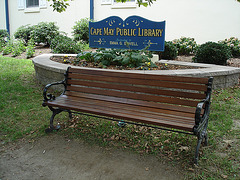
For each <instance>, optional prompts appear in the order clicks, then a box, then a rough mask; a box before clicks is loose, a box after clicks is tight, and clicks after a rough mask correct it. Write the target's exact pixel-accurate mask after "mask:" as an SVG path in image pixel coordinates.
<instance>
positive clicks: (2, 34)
mask: <svg viewBox="0 0 240 180" xmlns="http://www.w3.org/2000/svg"><path fill="white" fill-rule="evenodd" d="M8 37H9V34H8V32H7V30H6V29H0V39H5V40H6V38H8Z"/></svg>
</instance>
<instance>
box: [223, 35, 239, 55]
mask: <svg viewBox="0 0 240 180" xmlns="http://www.w3.org/2000/svg"><path fill="white" fill-rule="evenodd" d="M218 43H220V44H226V45H227V46H229V47H230V49H231V52H232V56H233V57H240V40H239V39H238V38H235V37H231V38H229V39H225V40H223V41H219V42H218Z"/></svg>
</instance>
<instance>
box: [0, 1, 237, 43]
mask: <svg viewBox="0 0 240 180" xmlns="http://www.w3.org/2000/svg"><path fill="white" fill-rule="evenodd" d="M101 2H102V0H94V19H95V20H102V19H104V18H106V17H108V16H120V17H121V18H123V19H125V18H126V17H128V16H131V15H138V16H142V17H145V18H147V19H149V20H153V21H163V20H166V34H165V36H166V40H167V41H169V40H173V39H178V38H180V37H181V36H185V37H193V38H195V40H196V41H197V43H199V44H201V43H204V42H207V41H215V42H217V41H218V40H223V39H225V38H229V37H232V36H233V37H237V38H239V39H240V3H239V2H237V1H236V0H156V2H154V3H153V4H152V5H151V6H148V7H143V6H142V7H138V6H135V7H134V8H116V6H113V5H112V4H107V5H103V4H101ZM105 2H106V0H105ZM69 4H70V6H69V7H68V8H67V11H66V12H62V13H58V12H53V9H52V7H50V2H48V1H47V8H43V9H40V10H39V11H37V12H28V11H26V10H24V9H22V10H18V0H9V16H10V31H11V34H12V35H13V33H14V32H15V31H16V29H17V28H18V27H20V26H22V25H27V24H31V25H33V24H37V23H39V22H42V21H43V22H56V24H57V25H58V26H59V27H60V30H61V31H64V32H66V33H68V35H69V36H71V32H72V27H73V26H74V25H75V22H76V21H77V20H80V19H81V18H84V17H89V16H90V0H73V1H69ZM126 4H127V3H125V5H126ZM0 28H1V29H2V28H3V29H5V28H6V17H5V4H4V0H0Z"/></svg>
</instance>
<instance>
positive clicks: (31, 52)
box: [26, 39, 35, 58]
mask: <svg viewBox="0 0 240 180" xmlns="http://www.w3.org/2000/svg"><path fill="white" fill-rule="evenodd" d="M34 47H35V42H34V40H33V39H30V40H29V41H28V45H27V47H26V56H27V58H31V57H33V55H34V53H35V49H34Z"/></svg>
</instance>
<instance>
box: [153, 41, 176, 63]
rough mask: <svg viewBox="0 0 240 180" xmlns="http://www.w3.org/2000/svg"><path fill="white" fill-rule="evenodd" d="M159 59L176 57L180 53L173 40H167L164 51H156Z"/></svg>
mask: <svg viewBox="0 0 240 180" xmlns="http://www.w3.org/2000/svg"><path fill="white" fill-rule="evenodd" d="M156 53H157V54H158V55H159V59H176V57H177V55H178V51H177V47H176V46H175V45H174V44H173V43H172V42H171V41H165V48H164V51H163V52H156Z"/></svg>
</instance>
